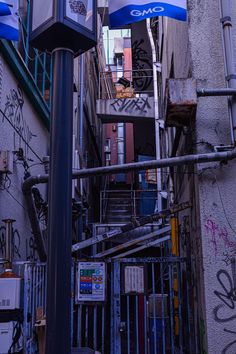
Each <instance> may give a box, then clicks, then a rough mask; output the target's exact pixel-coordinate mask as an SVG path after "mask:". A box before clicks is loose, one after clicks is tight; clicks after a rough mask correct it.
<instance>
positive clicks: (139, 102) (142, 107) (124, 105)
mask: <svg viewBox="0 0 236 354" xmlns="http://www.w3.org/2000/svg"><path fill="white" fill-rule="evenodd" d="M111 107H112V108H113V110H114V111H115V112H119V113H126V114H135V113H139V114H140V113H143V114H145V113H147V112H148V110H150V109H151V105H150V103H149V100H148V98H142V97H141V98H130V99H128V98H125V99H122V98H117V99H115V100H114V101H113V102H112V103H111Z"/></svg>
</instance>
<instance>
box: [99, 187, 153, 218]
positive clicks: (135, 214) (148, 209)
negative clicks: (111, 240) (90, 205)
mask: <svg viewBox="0 0 236 354" xmlns="http://www.w3.org/2000/svg"><path fill="white" fill-rule="evenodd" d="M156 201H157V189H147V190H142V189H139V190H134V189H133V190H126V189H124V190H112V189H106V190H104V191H101V192H100V222H101V223H104V222H107V221H109V219H112V213H115V212H116V214H117V218H118V219H119V216H120V217H121V219H122V217H124V215H126V216H127V217H129V219H133V218H135V219H137V218H140V217H143V216H145V215H150V214H153V213H154V212H155V208H156Z"/></svg>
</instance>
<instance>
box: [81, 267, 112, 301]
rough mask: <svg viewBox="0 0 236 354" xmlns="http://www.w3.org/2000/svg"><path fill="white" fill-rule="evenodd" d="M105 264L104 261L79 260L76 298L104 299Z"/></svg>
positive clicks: (83, 299) (82, 299) (87, 299)
mask: <svg viewBox="0 0 236 354" xmlns="http://www.w3.org/2000/svg"><path fill="white" fill-rule="evenodd" d="M105 290H106V266H105V263H104V262H79V267H78V296H77V300H78V301H79V302H80V301H82V302H84V301H91V302H93V301H95V302H96V301H105Z"/></svg>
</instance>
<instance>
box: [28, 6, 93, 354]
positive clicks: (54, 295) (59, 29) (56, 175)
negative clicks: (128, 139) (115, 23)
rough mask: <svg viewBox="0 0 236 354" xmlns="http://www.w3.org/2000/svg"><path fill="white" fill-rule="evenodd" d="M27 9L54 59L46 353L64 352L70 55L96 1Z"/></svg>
mask: <svg viewBox="0 0 236 354" xmlns="http://www.w3.org/2000/svg"><path fill="white" fill-rule="evenodd" d="M31 11H32V12H31V37H30V38H31V44H32V46H34V47H35V48H38V49H39V50H41V51H46V50H47V51H49V52H51V53H52V59H53V99H52V115H51V139H50V180H49V221H48V251H47V255H48V257H47V313H46V318H47V329H46V354H69V353H71V330H72V329H71V239H72V238H71V234H72V210H71V204H72V203H71V198H72V190H71V188H72V135H73V59H74V56H76V55H79V54H81V53H83V52H85V51H86V50H88V49H90V48H92V47H93V46H94V45H95V44H96V1H95V0H64V1H63V0H47V1H45V2H43V3H42V0H31Z"/></svg>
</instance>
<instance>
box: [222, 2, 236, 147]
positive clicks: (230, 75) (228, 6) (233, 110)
mask: <svg viewBox="0 0 236 354" xmlns="http://www.w3.org/2000/svg"><path fill="white" fill-rule="evenodd" d="M231 14H232V3H231V0H221V22H222V26H223V47H224V61H225V69H226V80H227V85H228V87H229V88H230V89H236V72H235V55H234V47H233V36H232V20H231ZM229 105H230V116H231V127H232V130H233V132H232V135H233V138H234V141H233V143H235V140H236V97H235V95H233V96H232V97H231V98H230V99H229Z"/></svg>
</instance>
